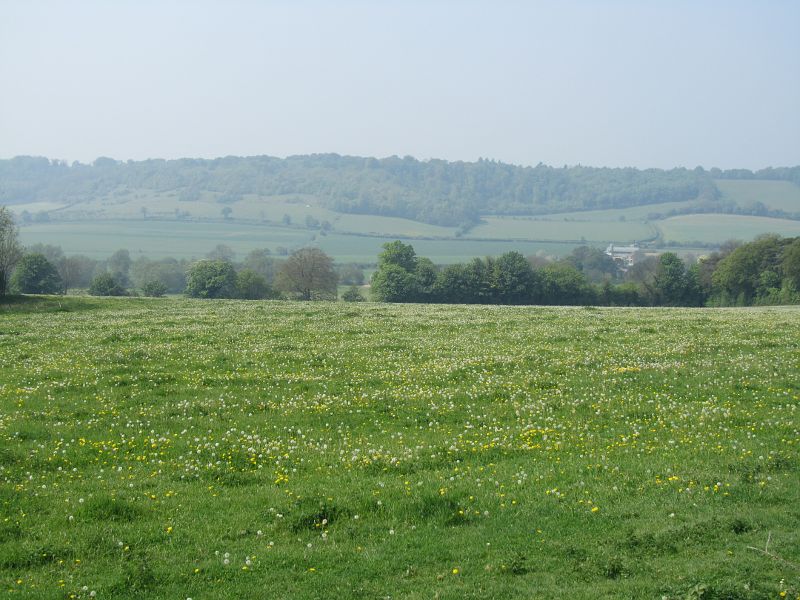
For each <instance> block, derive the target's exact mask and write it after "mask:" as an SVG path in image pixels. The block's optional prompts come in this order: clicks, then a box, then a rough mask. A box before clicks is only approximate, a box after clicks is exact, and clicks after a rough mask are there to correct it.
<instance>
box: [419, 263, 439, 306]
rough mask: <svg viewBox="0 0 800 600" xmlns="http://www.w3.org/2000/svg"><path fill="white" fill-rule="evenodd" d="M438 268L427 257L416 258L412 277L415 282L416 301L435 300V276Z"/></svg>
mask: <svg viewBox="0 0 800 600" xmlns="http://www.w3.org/2000/svg"><path fill="white" fill-rule="evenodd" d="M437 275H438V270H437V269H436V265H434V264H433V261H432V260H431V259H429V258H422V257H420V258H417V267H416V269H414V279H416V282H417V290H416V293H417V298H416V300H417V302H435V301H436V277H437Z"/></svg>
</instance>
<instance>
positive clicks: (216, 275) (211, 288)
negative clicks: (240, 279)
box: [186, 260, 236, 298]
mask: <svg viewBox="0 0 800 600" xmlns="http://www.w3.org/2000/svg"><path fill="white" fill-rule="evenodd" d="M186 295H187V296H189V297H191V298H234V297H236V271H235V270H234V269H233V265H232V264H231V263H229V262H227V261H224V260H201V261H198V262H196V263H194V264H193V265H192V266H191V267H189V270H188V272H187V273H186Z"/></svg>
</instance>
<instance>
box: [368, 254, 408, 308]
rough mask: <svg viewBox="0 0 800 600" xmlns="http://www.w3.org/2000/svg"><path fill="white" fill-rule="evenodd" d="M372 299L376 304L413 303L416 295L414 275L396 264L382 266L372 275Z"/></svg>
mask: <svg viewBox="0 0 800 600" xmlns="http://www.w3.org/2000/svg"><path fill="white" fill-rule="evenodd" d="M371 287H372V297H373V298H374V299H375V300H377V301H378V302H414V301H415V299H416V298H417V295H418V287H417V279H416V277H414V274H413V273H411V272H409V271H407V270H406V269H404V268H403V267H401V266H400V265H397V264H393V263H389V264H384V265H382V266H381V267H380V268H379V269H378V270H377V271H375V273H373V274H372V286H371Z"/></svg>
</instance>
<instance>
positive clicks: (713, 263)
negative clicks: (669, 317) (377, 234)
mask: <svg viewBox="0 0 800 600" xmlns="http://www.w3.org/2000/svg"><path fill="white" fill-rule="evenodd" d="M372 295H373V298H374V299H375V300H378V301H383V302H423V303H427V302H436V303H446V304H451V303H452V304H547V305H603V306H753V305H774V304H800V237H797V238H781V237H779V236H776V235H765V236H761V237H759V238H757V239H756V240H755V241H753V242H751V243H747V244H740V243H737V242H731V243H728V244H725V245H724V246H723V247H722V248H721V249H720V250H719V251H716V252H713V253H711V254H710V255H708V256H705V257H701V258H699V259H697V260H694V261H685V260H683V259H681V258H680V257H679V256H678V255H677V254H675V253H673V252H665V253H663V254H660V255H657V256H656V255H652V256H644V257H640V258H639V260H638V261H637V262H636V263H635V264H634V265H633V266H631V267H630V268H624V267H622V266H621V265H620V264H618V263H617V262H615V261H614V259H612V258H611V257H610V256H607V255H606V254H605V253H604V252H603V251H601V250H599V249H597V248H589V247H586V246H583V247H579V248H577V249H575V250H574V251H573V252H572V253H571V254H570V255H569V256H567V257H565V258H564V259H560V260H547V259H543V258H541V257H535V256H534V257H528V258H526V257H524V256H523V255H522V254H520V253H519V252H513V251H512V252H506V253H505V254H502V255H501V256H498V257H486V258H483V259H481V258H475V259H472V260H471V261H469V262H467V263H459V264H454V265H448V266H445V267H437V266H436V265H434V264H433V263H432V262H431V261H430V260H429V259H427V258H424V257H418V256H417V255H416V252H415V251H414V248H413V246H411V245H410V244H405V243H403V242H400V241H395V242H390V243H388V244H385V245H384V251H383V252H382V253H381V254H380V256H379V257H378V269H377V271H375V273H374V274H373V276H372Z"/></svg>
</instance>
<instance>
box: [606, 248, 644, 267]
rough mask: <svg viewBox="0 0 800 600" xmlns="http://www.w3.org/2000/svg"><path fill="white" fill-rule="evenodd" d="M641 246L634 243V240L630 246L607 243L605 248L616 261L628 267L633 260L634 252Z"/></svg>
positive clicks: (639, 250) (639, 249)
mask: <svg viewBox="0 0 800 600" xmlns="http://www.w3.org/2000/svg"><path fill="white" fill-rule="evenodd" d="M641 250H642V249H641V248H640V247H639V246H638V245H636V242H634V243H633V245H631V246H615V245H614V244H609V245H608V248H606V254H607V255H608V256H610V257H611V258H613V259H614V260H615V261H616V262H618V263H621V264H622V266H624V267H630V266H631V265H633V263H634V262H635V260H636V258H635V256H636V254H637V253H638V252H641Z"/></svg>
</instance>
